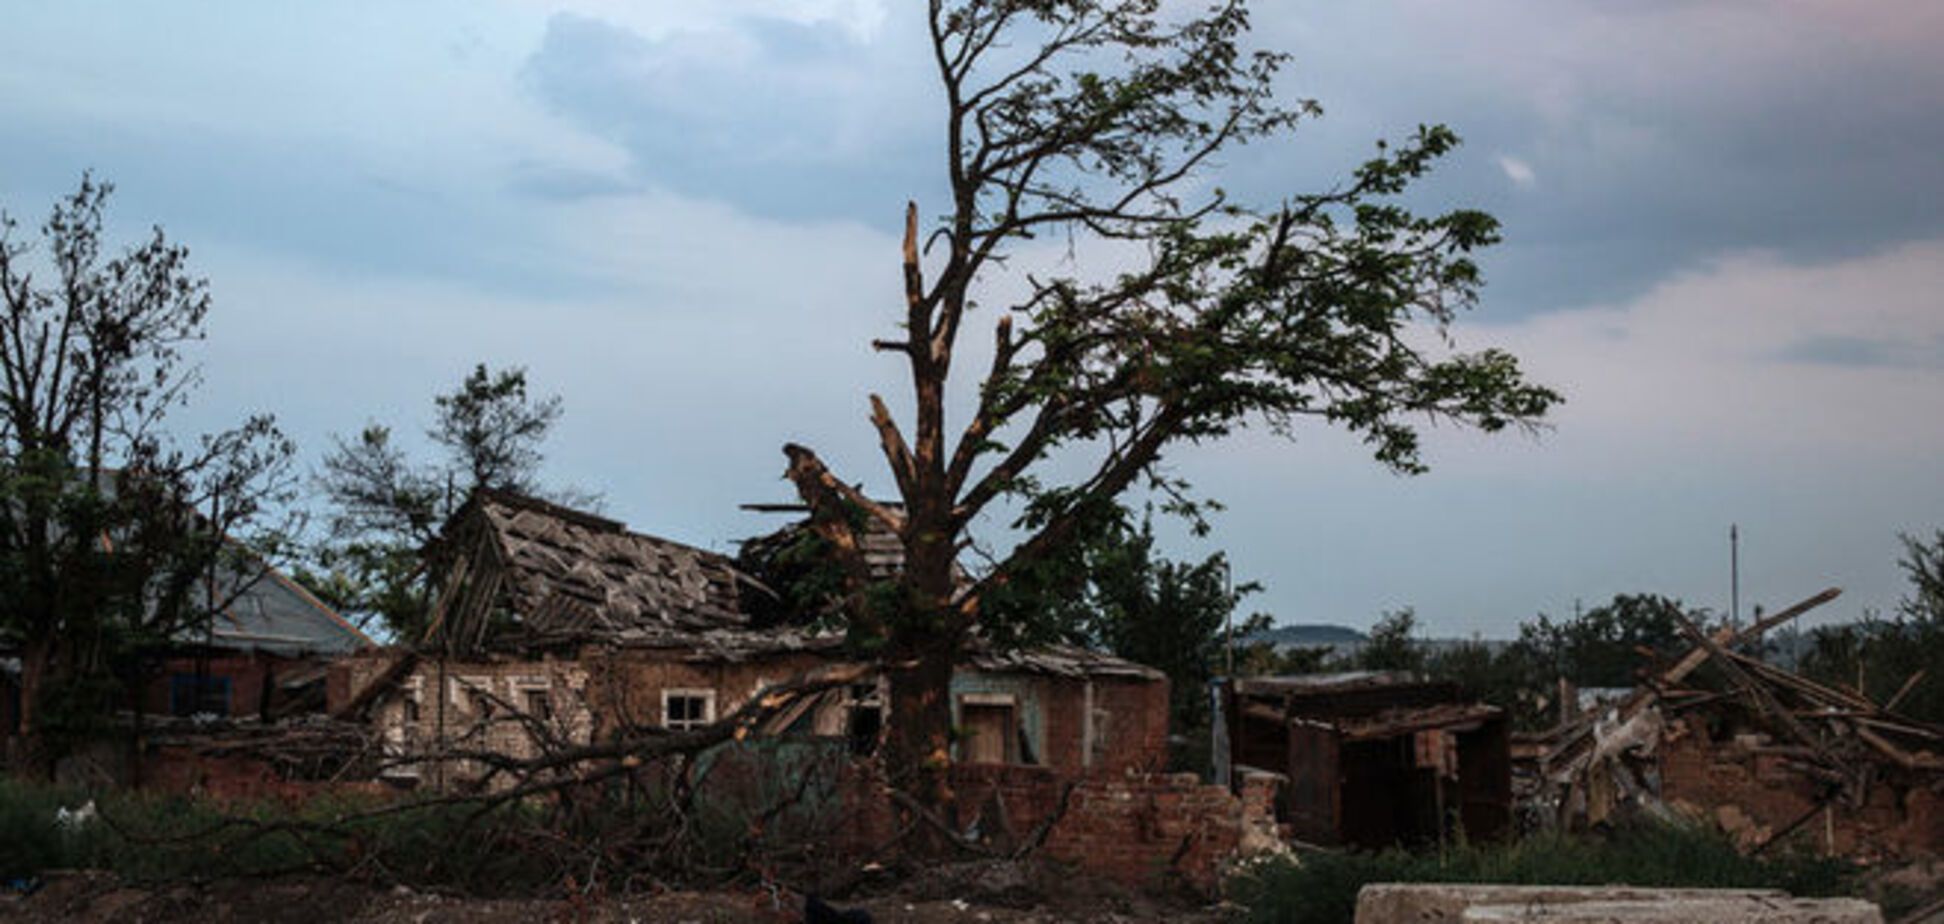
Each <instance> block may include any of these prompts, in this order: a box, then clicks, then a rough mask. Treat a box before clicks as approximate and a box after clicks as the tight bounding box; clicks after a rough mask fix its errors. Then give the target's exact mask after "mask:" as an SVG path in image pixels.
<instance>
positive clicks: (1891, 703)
mask: <svg viewBox="0 0 1944 924" xmlns="http://www.w3.org/2000/svg"><path fill="white" fill-rule="evenodd" d="M1923 679H1924V669H1923V668H1921V667H1920V668H1918V669H1917V673H1915V674H1911V675H1910V679H1909V680H1906V681H1904V682H1903V686H1900V687H1898V688H1897V694H1896V695H1895V696H1892V697H1890V699H1889V700H1888V701H1886V702H1884V704H1883V711H1884V712H1894V711H1896V708H1897V704H1898V703H1901V702H1903V700H1904V697H1906V696H1909V695H1910V691H1912V690H1914V689H1917V682H1918V681H1920V680H1923Z"/></svg>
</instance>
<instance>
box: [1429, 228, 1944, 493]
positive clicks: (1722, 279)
mask: <svg viewBox="0 0 1944 924" xmlns="http://www.w3.org/2000/svg"><path fill="white" fill-rule="evenodd" d="M1940 291H1944V239H1936V240H1929V241H1922V242H1916V243H1911V244H1905V245H1900V246H1896V247H1893V248H1890V249H1887V250H1883V251H1880V252H1878V253H1874V254H1870V255H1867V256H1862V257H1857V258H1853V259H1847V260H1834V261H1822V262H1816V263H1800V262H1793V261H1789V260H1785V259H1783V258H1781V257H1779V256H1777V255H1775V254H1773V253H1748V254H1742V255H1735V256H1729V257H1724V258H1719V259H1716V260H1713V261H1710V262H1709V263H1708V264H1706V265H1705V266H1704V267H1703V268H1701V269H1698V270H1696V271H1694V272H1691V273H1688V274H1684V275H1682V276H1679V277H1677V278H1674V279H1672V280H1669V281H1667V282H1665V283H1663V284H1661V285H1659V286H1657V287H1655V288H1654V289H1652V290H1651V291H1649V292H1648V293H1647V294H1645V295H1644V296H1642V297H1640V298H1639V299H1636V300H1634V301H1631V302H1628V303H1625V304H1621V305H1616V306H1612V307H1602V308H1589V309H1580V310H1574V311H1564V312H1556V313H1553V314H1548V315H1544V316H1540V317H1536V318H1531V319H1528V320H1525V321H1522V322H1519V323H1516V324H1502V325H1486V324H1475V325H1466V326H1463V327H1461V328H1460V329H1459V331H1458V337H1459V339H1460V341H1461V342H1470V343H1480V342H1490V343H1495V344H1500V345H1503V346H1505V347H1507V348H1509V349H1511V350H1512V351H1513V352H1514V353H1515V354H1517V355H1519V356H1521V357H1523V358H1524V361H1525V364H1526V365H1527V367H1528V368H1529V369H1530V371H1531V373H1532V375H1533V376H1534V377H1536V378H1538V379H1539V380H1541V381H1545V382H1548V383H1550V384H1554V385H1556V386H1558V387H1559V388H1560V389H1561V390H1563V391H1564V392H1565V393H1566V395H1567V399H1568V403H1567V405H1566V406H1565V407H1564V408H1563V409H1562V410H1561V412H1560V414H1559V415H1558V419H1557V421H1556V424H1557V431H1556V433H1554V434H1553V435H1552V436H1549V437H1548V439H1547V442H1548V443H1551V444H1553V448H1554V450H1555V451H1554V452H1553V453H1549V454H1548V460H1547V463H1546V464H1548V465H1559V464H1562V463H1565V464H1570V465H1571V466H1573V467H1575V468H1580V467H1590V468H1594V469H1606V470H1611V469H1612V468H1614V467H1627V466H1639V465H1666V464H1672V463H1676V462H1678V461H1680V460H1683V459H1694V458H1697V457H1699V458H1706V459H1708V460H1710V463H1711V464H1716V465H1723V464H1737V463H1739V464H1760V465H1763V466H1766V467H1777V466H1779V467H1783V468H1789V469H1793V470H1797V471H1820V472H1825V473H1836V472H1842V471H1844V470H1846V469H1848V468H1849V467H1850V466H1854V465H1857V464H1859V463H1871V464H1878V463H1882V464H1889V463H1896V462H1914V461H1917V460H1921V459H1925V458H1933V457H1935V456H1936V455H1937V454H1940V453H1944V430H1939V428H1937V427H1934V426H1929V425H1927V424H1926V423H1920V422H1928V421H1932V420H1944V362H1939V361H1938V359H1939V356H1940V353H1944V350H1940V349H1939V347H1940V346H1941V345H1944V312H1940V311H1938V310H1937V293H1938V292H1940ZM1562 454H1564V455H1565V456H1567V457H1568V458H1566V459H1562V458H1561V457H1560V456H1561V455H1562Z"/></svg>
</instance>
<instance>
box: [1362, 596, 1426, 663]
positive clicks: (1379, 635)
mask: <svg viewBox="0 0 1944 924" xmlns="http://www.w3.org/2000/svg"><path fill="white" fill-rule="evenodd" d="M1356 665H1357V667H1359V668H1361V669H1363V670H1367V671H1407V672H1411V673H1416V672H1418V671H1422V670H1424V647H1423V646H1422V645H1419V644H1418V639H1417V610H1414V609H1412V608H1410V607H1408V606H1407V607H1405V608H1403V609H1401V610H1394V611H1392V612H1389V613H1385V614H1384V615H1383V617H1382V618H1380V619H1378V620H1377V624H1376V625H1374V626H1372V627H1371V628H1370V638H1369V640H1367V641H1365V642H1364V644H1363V647H1362V648H1360V649H1358V650H1357V657H1356Z"/></svg>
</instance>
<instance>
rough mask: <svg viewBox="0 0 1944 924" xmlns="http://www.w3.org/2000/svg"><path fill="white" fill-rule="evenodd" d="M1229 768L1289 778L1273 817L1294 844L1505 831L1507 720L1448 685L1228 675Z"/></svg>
mask: <svg viewBox="0 0 1944 924" xmlns="http://www.w3.org/2000/svg"><path fill="white" fill-rule="evenodd" d="M1220 694H1221V695H1220V702H1221V705H1222V712H1223V717H1224V723H1225V727H1226V730H1227V732H1228V740H1229V742H1230V746H1229V749H1228V757H1229V760H1230V761H1231V763H1232V765H1233V766H1235V767H1237V768H1241V767H1250V768H1255V769H1259V770H1270V771H1274V772H1277V773H1281V774H1283V775H1285V776H1287V777H1288V779H1289V785H1288V786H1287V787H1286V788H1285V789H1284V792H1283V798H1282V802H1281V804H1280V805H1279V806H1278V813H1277V814H1278V817H1279V820H1281V821H1282V822H1283V823H1285V824H1287V825H1289V827H1290V832H1291V834H1292V835H1293V836H1294V837H1296V838H1297V839H1300V840H1304V841H1309V842H1312V843H1316V844H1324V845H1333V846H1335V845H1341V846H1354V847H1366V848H1381V847H1388V846H1392V845H1396V844H1414V843H1426V842H1436V841H1439V840H1441V839H1443V838H1445V837H1450V836H1453V835H1456V834H1457V833H1458V832H1459V831H1461V830H1462V831H1463V833H1464V836H1465V837H1468V838H1472V839H1481V838H1482V839H1490V838H1494V837H1497V836H1499V835H1501V834H1503V833H1505V832H1506V830H1507V829H1508V827H1509V825H1510V822H1511V818H1512V773H1511V767H1512V763H1511V752H1510V737H1509V735H1508V729H1507V724H1506V719H1505V715H1504V713H1503V711H1502V710H1500V709H1499V708H1498V707H1496V706H1491V705H1487V704H1485V703H1480V702H1476V701H1474V700H1471V699H1469V698H1467V697H1465V696H1464V695H1463V693H1462V692H1461V691H1460V690H1459V688H1458V687H1457V686H1456V685H1455V684H1450V683H1441V682H1431V681H1425V680H1421V679H1418V678H1416V677H1414V676H1411V675H1400V674H1380V673H1367V672H1358V673H1344V674H1319V675H1308V676H1293V677H1271V678H1256V679H1248V680H1233V681H1228V682H1226V683H1225V684H1224V685H1223V687H1222V688H1221V690H1220Z"/></svg>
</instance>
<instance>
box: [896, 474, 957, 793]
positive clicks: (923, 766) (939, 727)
mask: <svg viewBox="0 0 1944 924" xmlns="http://www.w3.org/2000/svg"><path fill="white" fill-rule="evenodd" d="M928 513H931V511H928V510H926V509H925V508H923V507H917V508H916V509H914V510H913V511H912V514H913V519H912V523H911V527H910V532H911V536H912V539H909V540H908V541H907V545H906V558H905V573H904V575H903V582H904V589H905V605H906V606H907V607H908V608H909V609H908V611H907V612H905V613H902V614H900V616H899V618H897V619H896V620H895V621H894V624H895V625H896V626H897V629H896V630H895V631H894V634H893V638H892V639H891V645H890V649H891V651H892V652H893V664H894V666H893V667H892V669H891V670H890V672H889V679H890V686H891V691H890V692H891V727H890V729H889V732H888V735H887V740H886V745H887V753H886V755H885V769H886V771H887V772H888V773H889V774H890V777H891V783H892V785H894V786H896V787H898V788H899V789H902V790H903V791H904V792H906V793H907V794H909V795H911V796H912V797H914V798H915V799H917V800H918V802H920V803H921V804H923V805H925V806H927V807H929V808H931V809H932V810H934V811H939V812H943V811H945V810H946V809H947V808H948V807H949V806H950V804H951V801H952V790H951V779H950V773H949V771H950V769H951V764H952V698H951V697H952V668H953V666H954V665H955V664H956V663H957V661H958V656H959V653H960V652H961V650H962V649H963V648H964V644H963V643H964V640H965V633H964V630H963V626H962V623H961V622H960V621H959V619H958V614H957V613H956V612H954V611H953V609H952V604H951V599H952V555H951V546H950V545H949V544H948V543H944V542H940V541H937V537H939V536H941V535H943V531H942V530H934V529H928V528H927V527H926V525H925V524H926V522H927V516H926V515H927V514H928Z"/></svg>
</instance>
